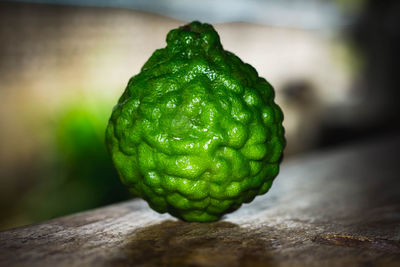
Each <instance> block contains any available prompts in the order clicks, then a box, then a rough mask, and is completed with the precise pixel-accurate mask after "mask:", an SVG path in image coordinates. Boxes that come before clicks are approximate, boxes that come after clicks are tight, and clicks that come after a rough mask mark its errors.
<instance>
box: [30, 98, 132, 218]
mask: <svg viewBox="0 0 400 267" xmlns="http://www.w3.org/2000/svg"><path fill="white" fill-rule="evenodd" d="M111 108H112V106H110V105H109V104H107V103H105V102H104V103H103V102H101V101H98V102H94V103H93V102H90V101H88V100H82V99H80V100H79V101H78V102H74V103H71V104H67V105H65V107H64V108H63V109H62V110H61V111H60V112H59V113H57V114H56V115H55V116H54V119H53V122H52V124H51V127H50V128H51V132H52V133H53V135H52V138H51V140H50V143H51V145H50V151H48V154H47V156H46V160H45V163H44V168H42V170H43V171H42V172H41V173H40V177H39V178H40V179H39V184H38V186H37V187H36V188H35V189H34V190H33V191H32V193H31V194H30V195H29V197H28V199H27V200H28V202H29V203H30V205H29V206H30V208H29V211H28V212H29V214H25V215H28V217H29V218H30V219H31V220H33V221H41V220H46V219H50V218H53V217H58V216H62V215H66V214H70V213H73V212H78V211H82V210H86V209H91V208H95V207H99V206H103V205H106V204H110V203H114V202H117V201H122V200H125V199H127V198H129V196H130V195H129V192H128V190H127V189H125V187H123V186H122V184H121V182H120V180H119V178H118V174H117V172H116V170H115V169H114V167H113V165H112V161H111V159H110V157H109V155H108V152H107V149H106V146H105V141H104V134H105V128H106V125H107V122H108V118H109V116H110V112H111Z"/></svg>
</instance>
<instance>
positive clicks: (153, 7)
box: [0, 0, 400, 229]
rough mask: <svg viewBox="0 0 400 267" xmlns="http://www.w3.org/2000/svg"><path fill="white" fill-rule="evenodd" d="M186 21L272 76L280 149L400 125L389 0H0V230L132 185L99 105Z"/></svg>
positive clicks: (107, 108) (114, 196) (342, 141)
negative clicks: (282, 134)
mask: <svg viewBox="0 0 400 267" xmlns="http://www.w3.org/2000/svg"><path fill="white" fill-rule="evenodd" d="M192 20H200V21H202V22H209V23H212V24H214V25H215V28H216V30H217V31H218V32H219V34H220V36H221V41H222V44H223V45H224V48H225V49H226V50H229V51H232V52H234V53H235V54H237V55H238V56H239V57H240V58H241V59H242V60H243V61H245V62H247V63H250V64H251V65H253V66H254V67H255V68H256V69H257V70H258V72H259V74H260V76H263V77H265V78H266V79H267V80H269V81H270V82H271V84H272V85H273V86H274V87H275V89H276V101H277V102H278V104H279V105H280V106H281V107H282V109H283V111H284V114H285V121H284V125H285V128H286V136H287V139H288V145H287V149H286V152H285V157H286V158H290V157H298V156H301V155H302V154H303V153H307V152H309V151H312V150H316V149H329V148H333V147H336V146H341V145H346V144H349V143H352V142H359V141H360V140H369V139H368V138H371V137H375V138H385V136H387V135H398V134H399V123H398V122H399V116H398V114H399V104H398V100H399V89H398V85H399V79H400V75H399V74H400V73H399V67H398V64H399V63H398V62H400V61H399V53H398V48H399V47H400V42H399V40H400V2H399V1H395V0H388V1H377V0H348V1H345V0H281V1H277V0H264V1H263V0H247V1H246V0H236V1H234V0H222V1H212V0H203V1H183V0H182V1H179V0H136V1H135V0H132V1H129V0H116V1H106V0H83V1H78V0H64V1H54V0H53V1H51V0H47V1H39V0H38V1H33V0H32V1H2V2H0V229H7V228H11V227H16V226H20V225H25V224H30V223H34V222H38V221H42V220H47V219H50V218H54V217H58V216H62V215H66V214H70V213H73V212H78V211H82V210H86V209H90V208H95V207H99V206H103V205H106V204H110V203H114V202H118V201H122V200H125V199H128V198H129V197H130V196H129V194H128V192H127V190H126V189H125V188H124V187H123V186H122V184H121V183H120V182H119V179H118V176H117V174H116V172H115V170H114V169H113V166H112V163H111V160H110V158H109V156H108V154H107V151H106V148H105V145H104V130H105V127H106V124H107V121H108V117H109V116H110V114H111V110H112V107H113V106H114V105H115V104H116V103H117V100H118V98H119V96H120V95H121V94H122V92H123V90H124V89H125V86H126V84H127V81H128V79H129V78H130V77H131V76H133V75H134V74H136V73H138V72H139V71H140V68H141V66H142V65H143V63H144V62H145V61H146V60H147V59H148V58H149V57H150V55H151V54H152V52H153V51H154V50H155V49H157V48H161V47H164V46H165V37H166V34H167V32H168V31H169V30H170V29H172V28H175V27H178V26H180V25H182V24H184V23H185V22H189V21H192ZM377 156H379V155H377Z"/></svg>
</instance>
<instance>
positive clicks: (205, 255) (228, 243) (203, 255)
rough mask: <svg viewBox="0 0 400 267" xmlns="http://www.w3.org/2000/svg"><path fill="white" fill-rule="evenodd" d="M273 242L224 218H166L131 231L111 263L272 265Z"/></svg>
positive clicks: (126, 264) (132, 264)
mask: <svg viewBox="0 0 400 267" xmlns="http://www.w3.org/2000/svg"><path fill="white" fill-rule="evenodd" d="M271 250H272V244H271V242H270V241H268V239H267V238H266V237H264V238H263V236H262V235H260V232H259V231H256V230H251V229H246V228H242V227H239V226H238V225H236V224H233V223H231V222H226V221H219V222H213V223H188V222H183V221H175V220H174V221H173V220H165V221H163V222H161V223H159V224H156V225H151V226H148V227H143V228H140V229H138V230H137V231H135V232H134V233H132V235H131V236H130V237H128V238H127V239H126V240H125V241H124V242H123V244H121V250H120V252H122V253H119V256H118V257H117V258H114V259H113V260H112V261H111V262H110V263H111V264H112V265H113V266H137V265H139V266H271V265H273V262H272V259H271V256H270V254H269V252H268V251H271Z"/></svg>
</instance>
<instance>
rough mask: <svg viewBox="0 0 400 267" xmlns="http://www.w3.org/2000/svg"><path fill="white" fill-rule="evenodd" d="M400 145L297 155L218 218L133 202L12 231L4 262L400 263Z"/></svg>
mask: <svg viewBox="0 0 400 267" xmlns="http://www.w3.org/2000/svg"><path fill="white" fill-rule="evenodd" d="M399 148H400V138H399V137H398V136H397V137H393V136H392V137H384V138H381V139H379V141H377V140H368V141H365V142H363V143H361V144H357V145H351V146H346V147H343V148H340V149H335V150H330V151H321V152H315V153H313V154H309V155H307V156H303V157H299V158H297V159H291V160H287V161H285V162H284V163H283V165H282V169H281V173H280V175H279V176H278V178H277V179H276V182H275V183H274V185H273V187H272V189H271V191H270V192H269V193H267V194H266V195H264V196H260V197H258V198H256V200H255V201H254V202H252V203H250V204H246V205H244V206H243V207H242V208H241V209H240V210H238V211H237V212H235V213H233V214H230V215H228V216H226V217H225V218H224V219H223V220H221V221H219V222H215V223H185V222H182V221H179V220H176V219H174V218H172V217H170V216H169V215H160V214H157V213H155V212H153V211H152V210H151V209H149V208H148V207H147V204H146V203H145V202H143V201H141V200H133V201H128V202H124V203H119V204H115V205H112V206H108V207H104V208H100V209H96V210H91V211H87V212H83V213H79V214H75V215H72V216H67V217H63V218H57V219H54V220H51V221H47V222H43V223H40V224H36V225H30V226H26V227H21V228H17V229H13V230H8V231H3V232H0V265H1V266H111V265H112V266H130V265H134V266H269V265H277V264H278V265H281V266H343V265H356V266H359V265H366V264H368V265H374V266H399V265H400V193H399V192H400V191H399V189H400V179H399V178H400V176H399V160H398V157H397V155H398V154H399V152H398V151H399ZM71 197H73V196H71Z"/></svg>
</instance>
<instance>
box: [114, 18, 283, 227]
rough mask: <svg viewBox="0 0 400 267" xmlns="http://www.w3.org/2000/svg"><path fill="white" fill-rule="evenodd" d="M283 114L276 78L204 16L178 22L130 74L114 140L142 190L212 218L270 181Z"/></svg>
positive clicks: (152, 201) (184, 214)
mask: <svg viewBox="0 0 400 267" xmlns="http://www.w3.org/2000/svg"><path fill="white" fill-rule="evenodd" d="M282 120H283V114H282V112H281V109H280V108H279V107H278V106H277V105H276V104H275V103H274V90H273V88H272V86H271V85H270V84H269V83H268V82H267V81H266V80H265V79H264V78H261V77H259V76H258V74H257V71H256V70H255V69H254V68H253V67H252V66H250V65H249V64H246V63H244V62H242V60H240V59H239V58H238V57H237V56H235V55H234V54H233V53H231V52H228V51H226V50H224V49H223V47H222V45H221V43H220V39H219V36H218V34H217V32H216V31H215V30H214V28H213V27H212V26H211V25H209V24H202V23H200V22H197V21H195V22H192V23H190V24H187V25H185V26H182V27H180V28H177V29H173V30H171V31H170V32H169V33H168V35H167V46H166V47H165V48H162V49H158V50H156V51H155V52H154V53H153V55H152V56H151V57H150V58H149V60H148V61H147V62H146V63H145V64H144V66H143V67H142V69H141V71H140V73H139V74H137V75H135V76H133V77H132V78H131V79H130V81H129V83H128V85H127V87H126V90H125V92H124V93H123V95H122V96H121V98H120V99H119V101H118V104H117V105H116V106H115V107H114V109H113V112H112V115H111V118H110V121H109V124H108V127H107V133H106V141H107V144H108V148H109V151H110V153H111V156H112V159H113V162H114V165H115V167H116V169H117V171H118V173H119V175H120V177H121V180H122V182H123V183H124V184H125V185H127V186H128V187H129V189H130V191H131V192H132V193H133V194H135V195H137V196H140V197H142V198H143V199H145V200H146V201H147V202H148V204H149V205H150V207H151V208H153V209H154V210H156V211H158V212H160V213H164V212H168V213H170V214H171V215H173V216H175V217H178V218H180V219H183V220H185V221H201V222H207V221H215V220H218V219H220V218H221V217H222V216H223V215H224V214H226V213H228V212H232V211H234V210H236V209H238V208H239V207H240V206H241V204H242V203H248V202H250V201H252V200H253V199H254V197H255V196H256V195H261V194H264V193H266V192H267V191H268V189H269V188H270V187H271V184H272V181H273V179H274V178H275V176H276V175H277V174H278V172H279V163H280V161H281V158H282V151H283V148H284V146H285V139H284V129H283V127H282Z"/></svg>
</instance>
